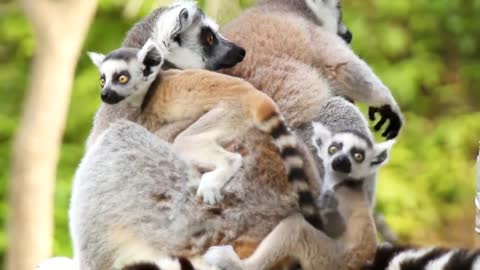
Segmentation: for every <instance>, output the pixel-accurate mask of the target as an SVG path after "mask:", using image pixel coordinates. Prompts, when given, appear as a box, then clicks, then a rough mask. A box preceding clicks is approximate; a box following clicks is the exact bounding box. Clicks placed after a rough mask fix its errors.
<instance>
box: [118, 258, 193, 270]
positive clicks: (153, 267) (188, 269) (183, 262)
mask: <svg viewBox="0 0 480 270" xmlns="http://www.w3.org/2000/svg"><path fill="white" fill-rule="evenodd" d="M122 270H195V268H194V267H193V264H192V262H191V261H190V260H189V259H187V258H184V257H179V258H176V259H175V266H174V268H171V269H168V268H167V267H162V268H160V266H159V265H158V264H156V263H152V262H139V263H134V264H130V265H127V266H125V267H123V268H122Z"/></svg>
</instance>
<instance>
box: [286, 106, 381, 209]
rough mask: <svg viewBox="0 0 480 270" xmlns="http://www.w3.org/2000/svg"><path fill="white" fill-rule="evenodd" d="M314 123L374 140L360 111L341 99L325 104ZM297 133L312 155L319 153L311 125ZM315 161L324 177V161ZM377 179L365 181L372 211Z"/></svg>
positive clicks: (296, 131) (317, 158)
mask: <svg viewBox="0 0 480 270" xmlns="http://www.w3.org/2000/svg"><path fill="white" fill-rule="evenodd" d="M313 121H314V122H320V123H321V124H323V125H324V126H326V127H327V128H328V129H329V130H330V131H332V132H334V133H336V132H339V131H342V130H346V129H350V130H355V131H358V132H360V133H362V134H364V135H366V136H368V137H369V138H373V135H372V133H371V131H370V129H369V128H368V123H367V122H366V120H365V118H364V117H363V115H362V113H361V112H360V110H359V109H358V108H357V107H355V106H354V105H353V104H352V103H350V102H348V101H347V100H345V99H344V98H341V97H334V98H331V99H330V100H328V101H327V102H326V103H325V104H323V105H322V108H321V113H320V114H319V115H318V116H317V117H316V118H315V119H313ZM295 133H296V134H297V136H298V137H299V138H300V139H301V140H302V141H304V142H305V143H306V144H307V146H308V149H309V150H310V151H311V152H312V153H315V152H316V151H317V150H316V148H315V145H314V144H313V143H312V136H313V128H312V125H311V123H305V124H302V125H301V126H299V127H298V128H296V129H295ZM314 159H315V162H316V164H317V167H318V168H319V170H320V175H323V174H324V171H325V170H324V168H323V160H322V159H321V158H320V157H319V156H318V155H314ZM376 179H377V173H375V174H373V175H371V176H369V177H367V179H366V181H365V183H366V185H367V188H366V189H367V194H368V198H369V200H370V202H371V206H372V209H373V208H374V206H375V193H376V192H375V191H376V183H377V181H376Z"/></svg>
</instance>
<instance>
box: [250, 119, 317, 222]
mask: <svg viewBox="0 0 480 270" xmlns="http://www.w3.org/2000/svg"><path fill="white" fill-rule="evenodd" d="M264 116H265V114H264ZM256 122H257V124H256V126H257V128H258V129H259V130H261V131H263V132H265V133H268V134H270V136H272V141H273V143H274V144H275V145H276V146H277V148H278V150H279V151H280V154H281V156H282V159H283V162H284V164H285V167H286V169H287V173H288V181H289V183H290V184H291V185H292V187H293V189H294V191H295V193H297V195H298V205H299V206H300V212H301V214H302V215H303V216H304V217H305V219H306V220H307V222H308V223H310V224H311V225H312V226H314V227H315V228H317V229H319V230H322V227H323V224H322V219H321V218H320V214H319V213H320V211H319V209H318V207H317V204H316V202H315V197H314V195H313V193H312V191H311V187H310V185H309V183H308V178H307V174H306V170H305V165H304V162H303V159H302V155H301V154H300V151H299V148H298V145H297V138H296V137H295V135H294V134H293V133H292V131H290V129H289V128H288V126H287V125H286V123H285V120H284V119H283V117H282V116H281V115H280V113H279V112H278V111H276V110H271V111H270V113H268V114H266V117H258V116H257V117H256Z"/></svg>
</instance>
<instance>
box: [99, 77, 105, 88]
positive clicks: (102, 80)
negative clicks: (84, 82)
mask: <svg viewBox="0 0 480 270" xmlns="http://www.w3.org/2000/svg"><path fill="white" fill-rule="evenodd" d="M100 86H101V87H102V88H103V87H104V86H105V79H104V78H101V79H100Z"/></svg>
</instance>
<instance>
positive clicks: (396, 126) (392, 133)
mask: <svg viewBox="0 0 480 270" xmlns="http://www.w3.org/2000/svg"><path fill="white" fill-rule="evenodd" d="M401 126H402V125H401V122H400V121H399V120H398V119H396V120H390V126H389V127H388V129H387V130H388V131H389V133H388V135H387V136H386V137H385V138H386V139H387V140H391V139H394V138H395V137H397V136H398V133H399V132H400V128H401Z"/></svg>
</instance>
